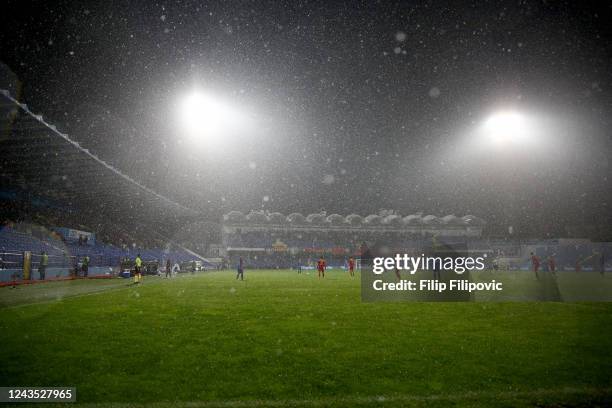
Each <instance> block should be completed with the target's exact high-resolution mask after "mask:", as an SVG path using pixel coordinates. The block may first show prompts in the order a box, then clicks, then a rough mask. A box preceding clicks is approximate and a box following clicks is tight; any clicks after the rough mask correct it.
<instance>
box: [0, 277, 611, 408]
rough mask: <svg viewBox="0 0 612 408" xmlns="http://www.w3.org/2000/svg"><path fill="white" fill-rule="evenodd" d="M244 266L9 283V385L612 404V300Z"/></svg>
mask: <svg viewBox="0 0 612 408" xmlns="http://www.w3.org/2000/svg"><path fill="white" fill-rule="evenodd" d="M233 278H234V275H233V273H232V272H214V273H204V274H200V275H196V276H181V277H179V278H176V279H172V280H165V279H160V278H150V277H149V278H146V280H145V282H144V284H143V285H142V286H139V287H133V286H128V285H127V282H126V281H123V280H111V281H77V282H56V283H48V284H44V285H33V286H31V287H20V288H18V289H11V288H0V305H2V308H0V345H1V347H2V352H1V353H0V385H3V386H69V385H71V386H76V387H77V398H78V401H79V403H92V404H93V406H108V405H109V404H108V403H110V402H116V403H118V404H117V406H122V407H123V406H142V405H139V404H149V403H156V406H159V407H166V406H182V405H183V403H184V402H192V404H191V406H254V405H255V406H267V405H281V406H284V405H300V406H310V405H316V406H371V405H373V406H407V405H408V406H432V405H434V406H489V405H496V406H532V405H540V406H586V405H593V404H598V405H601V406H604V405H610V404H611V403H612V357H611V356H612V353H610V350H611V349H612V336H610V334H612V332H611V331H610V327H612V305H611V304H610V303H361V301H360V290H359V278H358V277H355V278H354V279H350V278H349V277H348V276H346V274H345V273H343V272H331V273H329V275H328V277H327V278H326V279H325V280H318V279H317V278H316V276H315V275H314V274H313V273H312V272H311V273H310V274H306V273H305V274H302V275H297V274H296V273H294V272H287V271H257V272H253V271H247V272H246V280H245V281H244V282H240V281H235V280H234V279H233ZM73 288H74V292H75V293H76V292H78V294H79V296H75V297H67V295H68V294H69V293H73V292H71V289H73ZM101 289H104V290H105V291H103V292H97V293H91V292H92V291H99V290H101ZM43 293H48V295H43ZM87 293H89V295H86V294H87ZM33 301H34V302H39V303H31V304H28V303H29V302H33ZM41 301H42V302H41ZM46 406H48V405H46ZM71 406H74V404H71Z"/></svg>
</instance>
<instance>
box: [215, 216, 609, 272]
mask: <svg viewBox="0 0 612 408" xmlns="http://www.w3.org/2000/svg"><path fill="white" fill-rule="evenodd" d="M485 225H486V223H485V221H484V220H482V219H481V218H478V217H476V216H473V215H465V216H463V217H457V216H455V215H446V216H443V217H437V216H434V215H423V214H420V213H419V214H411V215H407V216H401V215H399V214H397V213H396V212H395V211H382V212H381V214H370V215H368V216H365V217H362V216H360V215H357V214H350V215H348V216H342V215H339V214H331V215H327V214H326V213H324V212H322V213H315V214H309V215H306V216H305V215H303V214H300V213H292V214H289V215H287V216H285V215H283V214H281V213H278V212H271V213H270V212H265V211H262V210H258V211H255V210H254V211H250V212H249V213H248V214H246V215H245V214H243V213H241V212H239V211H231V212H229V213H227V214H225V215H224V216H223V220H222V227H221V240H222V245H221V246H222V248H223V254H224V255H226V256H227V257H228V258H229V259H230V260H231V263H232V264H234V263H235V262H236V259H237V257H238V256H242V257H243V258H245V259H246V260H247V264H248V265H250V266H251V267H256V268H288V267H293V266H296V265H301V266H303V265H312V264H313V263H314V262H315V261H316V259H317V258H318V257H319V256H324V257H325V258H326V260H327V261H328V264H329V265H331V266H332V267H342V266H343V265H344V263H345V261H346V259H347V257H349V256H354V257H359V256H360V255H361V254H360V248H361V245H362V244H363V243H367V244H368V245H370V246H372V245H374V246H376V247H378V248H382V249H383V250H384V251H387V252H389V253H416V254H418V253H420V252H422V251H424V250H425V249H426V248H428V247H430V246H431V245H432V243H433V242H434V241H436V242H438V243H444V244H450V245H453V244H464V245H466V247H467V248H468V250H469V251H470V252H474V253H478V254H487V255H488V260H489V262H492V261H493V260H494V259H497V260H498V261H499V262H500V263H502V265H503V266H504V267H506V268H508V269H524V270H528V269H529V268H530V262H529V254H530V253H531V252H533V253H535V254H536V255H538V256H539V257H540V258H542V259H545V258H547V257H548V256H551V255H553V256H554V257H555V259H556V263H557V265H558V266H559V268H560V269H564V270H574V269H575V268H576V262H577V260H584V265H582V266H583V268H582V269H583V270H585V271H589V270H591V271H593V270H594V271H599V270H600V269H601V259H602V258H601V257H602V256H603V259H604V262H605V260H610V259H611V258H612V243H596V242H591V241H589V240H584V239H583V240H575V239H572V240H570V239H548V240H541V239H533V240H520V241H517V240H513V239H510V238H491V237H486V236H483V228H484V227H485ZM611 267H612V265H610V264H606V266H605V268H611Z"/></svg>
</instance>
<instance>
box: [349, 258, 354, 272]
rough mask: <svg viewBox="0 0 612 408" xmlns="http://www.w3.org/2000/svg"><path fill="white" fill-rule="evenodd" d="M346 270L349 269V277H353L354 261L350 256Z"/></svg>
mask: <svg viewBox="0 0 612 408" xmlns="http://www.w3.org/2000/svg"><path fill="white" fill-rule="evenodd" d="M348 269H349V275H350V276H355V260H354V259H353V257H352V256H351V257H350V258H349V260H348Z"/></svg>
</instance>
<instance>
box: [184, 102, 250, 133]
mask: <svg viewBox="0 0 612 408" xmlns="http://www.w3.org/2000/svg"><path fill="white" fill-rule="evenodd" d="M180 109H181V110H180V115H181V122H182V125H183V127H184V129H185V131H186V132H187V133H188V135H189V136H190V137H191V139H192V140H194V141H196V142H208V143H210V142H218V141H220V140H221V139H222V138H223V137H225V136H227V135H228V134H229V133H231V132H232V131H234V130H236V129H237V126H238V125H239V124H240V123H241V122H242V115H240V114H239V113H238V112H237V111H235V110H234V109H232V108H231V107H229V106H227V105H225V104H224V103H223V102H221V101H219V100H217V99H216V98H214V97H212V96H211V95H207V94H204V93H201V92H194V93H192V94H190V95H189V96H187V97H186V98H185V99H184V100H183V102H182V104H181V106H180Z"/></svg>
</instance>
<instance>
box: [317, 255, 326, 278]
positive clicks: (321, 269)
mask: <svg viewBox="0 0 612 408" xmlns="http://www.w3.org/2000/svg"><path fill="white" fill-rule="evenodd" d="M326 266H327V264H326V263H325V259H323V257H321V258H319V260H318V261H317V271H318V276H319V278H321V277H323V278H324V277H325V267H326Z"/></svg>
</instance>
